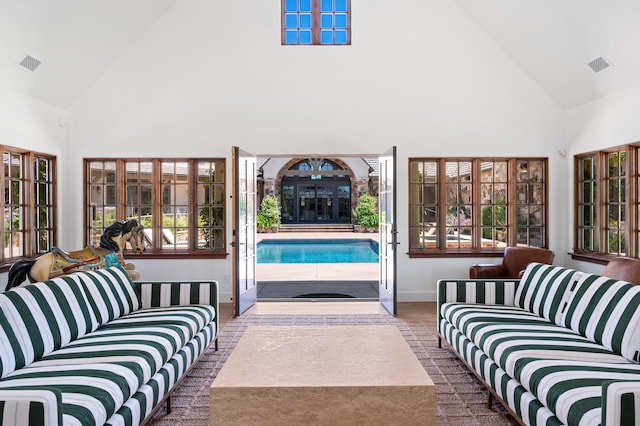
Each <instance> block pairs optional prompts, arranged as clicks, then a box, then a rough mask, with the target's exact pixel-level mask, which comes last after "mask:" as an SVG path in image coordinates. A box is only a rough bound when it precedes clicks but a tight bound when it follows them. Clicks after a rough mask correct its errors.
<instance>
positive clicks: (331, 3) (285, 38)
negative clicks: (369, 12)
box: [281, 0, 351, 45]
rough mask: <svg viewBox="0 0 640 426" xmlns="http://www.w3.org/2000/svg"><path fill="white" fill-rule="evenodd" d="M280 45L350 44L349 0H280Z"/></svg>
mask: <svg viewBox="0 0 640 426" xmlns="http://www.w3.org/2000/svg"><path fill="white" fill-rule="evenodd" d="M281 1H282V44H298V45H300V44H323V45H339V44H344V45H349V44H351V1H350V0H281Z"/></svg>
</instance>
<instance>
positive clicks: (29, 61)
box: [18, 55, 42, 71]
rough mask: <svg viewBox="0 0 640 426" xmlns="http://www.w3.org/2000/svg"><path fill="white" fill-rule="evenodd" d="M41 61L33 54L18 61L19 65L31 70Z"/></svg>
mask: <svg viewBox="0 0 640 426" xmlns="http://www.w3.org/2000/svg"><path fill="white" fill-rule="evenodd" d="M41 63H42V62H40V61H39V60H37V59H36V58H34V57H33V56H30V55H27V56H25V57H24V58H22V60H21V61H20V62H18V65H20V66H21V67H22V68H26V69H28V70H29V71H35V70H36V68H38V67H39V66H40V64H41Z"/></svg>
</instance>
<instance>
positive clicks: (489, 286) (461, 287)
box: [437, 279, 518, 324]
mask: <svg viewBox="0 0 640 426" xmlns="http://www.w3.org/2000/svg"><path fill="white" fill-rule="evenodd" d="M517 286H518V280H512V279H499V280H478V281H470V280H440V281H438V288H437V292H438V306H442V305H443V304H444V303H449V302H464V303H487V304H499V305H513V300H514V297H515V293H516V288H517ZM441 314H442V312H441V310H440V309H438V324H440V319H441Z"/></svg>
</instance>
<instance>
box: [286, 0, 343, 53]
mask: <svg viewBox="0 0 640 426" xmlns="http://www.w3.org/2000/svg"><path fill="white" fill-rule="evenodd" d="M286 1H287V0H281V2H280V39H281V44H282V45H283V46H350V45H351V0H345V1H346V4H347V10H346V12H344V13H346V15H347V24H346V25H347V27H346V28H345V31H346V33H347V41H346V43H322V40H321V36H320V31H321V25H320V19H321V14H322V10H321V1H322V0H310V1H311V12H310V13H311V43H300V42H298V43H287V42H286V28H285V20H286V17H285V14H286V13H287V12H286V10H285V9H286V7H285V3H286ZM289 13H291V12H289ZM296 13H297V14H298V15H300V11H299V10H298V11H297V12H296ZM331 13H333V14H335V13H342V12H335V11H333V12H331ZM298 28H300V27H298ZM335 29H336V27H333V31H335Z"/></svg>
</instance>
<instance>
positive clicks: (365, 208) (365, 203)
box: [356, 194, 380, 228]
mask: <svg viewBox="0 0 640 426" xmlns="http://www.w3.org/2000/svg"><path fill="white" fill-rule="evenodd" d="M376 202H377V199H376V197H374V196H372V195H368V194H364V195H362V196H361V197H360V199H359V200H358V205H357V206H356V225H360V226H364V227H365V228H377V227H378V225H379V224H380V216H379V215H378V208H377V207H376Z"/></svg>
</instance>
